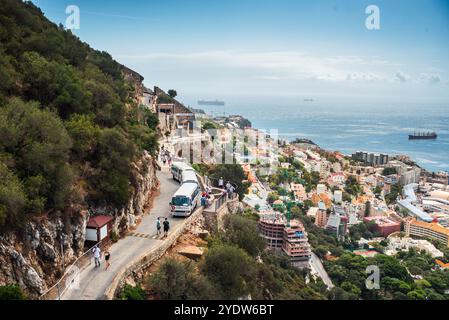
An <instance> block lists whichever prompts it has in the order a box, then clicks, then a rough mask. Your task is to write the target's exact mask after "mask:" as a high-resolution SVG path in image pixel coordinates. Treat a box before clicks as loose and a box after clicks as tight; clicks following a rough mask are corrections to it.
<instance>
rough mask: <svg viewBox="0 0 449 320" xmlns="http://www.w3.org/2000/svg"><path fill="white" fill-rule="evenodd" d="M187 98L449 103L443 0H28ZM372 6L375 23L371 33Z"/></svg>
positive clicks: (448, 8)
mask: <svg viewBox="0 0 449 320" xmlns="http://www.w3.org/2000/svg"><path fill="white" fill-rule="evenodd" d="M33 2H34V3H35V4H36V5H37V6H38V7H40V8H41V9H42V11H43V12H44V13H45V15H46V16H47V17H48V18H49V19H50V20H52V21H53V22H55V23H63V24H65V21H66V18H67V17H68V14H66V12H65V11H66V7H67V6H69V5H76V6H78V7H79V10H80V28H79V29H77V30H73V32H74V33H75V34H76V35H77V36H79V37H80V39H81V40H82V41H85V42H87V43H89V44H90V45H91V46H92V47H93V48H95V49H99V50H104V51H107V52H109V53H110V54H111V55H112V56H113V57H114V58H115V59H116V60H117V61H119V62H120V63H123V64H125V65H127V66H128V67H130V68H132V69H134V70H135V71H137V72H139V73H140V74H142V75H143V76H144V77H145V81H144V82H145V85H146V86H147V87H150V88H151V87H152V86H154V85H157V86H159V87H161V88H163V89H166V90H167V89H170V88H174V89H176V90H177V91H178V94H179V96H180V97H181V98H185V99H187V100H189V99H193V98H195V99H196V98H205V99H215V98H217V99H226V97H228V96H233V95H234V96H235V95H237V96H239V95H240V96H242V97H252V98H254V97H257V98H259V99H264V98H265V97H273V96H275V97H276V96H283V97H289V96H291V97H297V96H299V97H307V98H315V99H319V98H321V97H326V98H327V99H329V100H330V101H332V99H333V98H334V97H338V98H339V99H343V100H344V101H346V100H347V101H362V100H370V101H384V100H385V101H395V100H400V101H403V102H404V101H405V102H407V101H410V102H412V101H413V102H416V101H418V102H422V103H430V104H433V103H435V104H447V105H448V108H449V59H448V57H449V1H448V0H370V1H365V0H313V1H305V0H302V1H300V0H226V1H224V0H222V1H218V0H160V1H156V0H145V1H143V0H136V1H132V0H129V1H112V0H109V1H104V0H95V1H92V0H70V1H66V0H58V1H55V0H33ZM369 5H376V6H377V7H378V8H379V10H380V14H379V18H380V19H379V20H380V29H379V30H369V29H368V28H367V27H366V25H365V20H366V19H367V18H368V16H369V14H367V13H366V11H365V10H366V8H367V7H368V6H369Z"/></svg>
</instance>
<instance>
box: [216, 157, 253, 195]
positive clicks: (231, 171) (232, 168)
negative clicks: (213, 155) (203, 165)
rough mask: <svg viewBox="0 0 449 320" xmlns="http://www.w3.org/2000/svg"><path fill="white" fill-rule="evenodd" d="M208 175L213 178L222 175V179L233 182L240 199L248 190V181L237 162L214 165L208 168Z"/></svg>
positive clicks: (218, 177)
mask: <svg viewBox="0 0 449 320" xmlns="http://www.w3.org/2000/svg"><path fill="white" fill-rule="evenodd" d="M209 175H210V177H211V178H213V179H215V180H218V179H220V177H223V179H224V181H230V182H231V183H233V184H234V185H235V186H236V187H237V188H236V190H235V192H237V194H238V195H239V199H240V200H242V199H243V197H244V195H245V194H246V193H247V192H248V187H249V183H248V182H246V181H245V180H246V179H247V176H246V174H245V172H244V171H243V169H242V166H240V165H239V164H219V165H215V166H213V167H211V168H210V170H209Z"/></svg>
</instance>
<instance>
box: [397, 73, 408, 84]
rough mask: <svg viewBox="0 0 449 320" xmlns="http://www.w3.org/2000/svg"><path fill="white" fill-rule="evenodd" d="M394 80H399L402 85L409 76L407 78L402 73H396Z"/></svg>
mask: <svg viewBox="0 0 449 320" xmlns="http://www.w3.org/2000/svg"><path fill="white" fill-rule="evenodd" d="M395 79H396V80H399V81H400V82H402V83H405V82H407V81H408V80H410V76H408V75H407V74H405V73H403V72H402V71H398V72H396V74H395Z"/></svg>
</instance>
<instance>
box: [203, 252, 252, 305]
mask: <svg viewBox="0 0 449 320" xmlns="http://www.w3.org/2000/svg"><path fill="white" fill-rule="evenodd" d="M254 267H255V265H254V262H253V260H251V258H250V256H248V254H247V253H246V252H245V251H243V250H242V249H239V248H236V247H234V246H230V245H216V246H213V247H211V248H210V249H209V251H208V252H207V253H206V255H205V257H204V260H203V261H202V264H201V266H200V269H201V271H202V272H203V274H205V275H206V276H207V277H208V278H209V279H210V280H211V281H212V282H213V283H214V284H216V285H217V288H218V290H219V292H220V293H221V296H223V298H225V299H233V300H235V299H238V298H240V297H243V296H244V295H247V294H249V293H250V292H251V290H252V287H253V285H254V283H253V279H254V276H255V268H254Z"/></svg>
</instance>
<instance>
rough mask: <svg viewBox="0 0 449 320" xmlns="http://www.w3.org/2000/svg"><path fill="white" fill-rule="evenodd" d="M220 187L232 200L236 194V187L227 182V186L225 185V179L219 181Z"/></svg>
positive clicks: (221, 178)
mask: <svg viewBox="0 0 449 320" xmlns="http://www.w3.org/2000/svg"><path fill="white" fill-rule="evenodd" d="M218 187H219V188H220V189H223V190H226V194H227V195H228V197H230V198H231V197H232V195H233V194H234V192H235V187H234V186H233V185H232V184H231V182H229V181H227V182H226V184H225V183H224V180H223V177H220V179H218Z"/></svg>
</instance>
